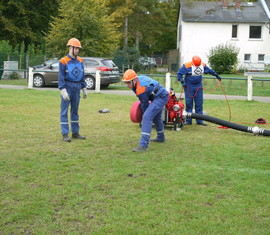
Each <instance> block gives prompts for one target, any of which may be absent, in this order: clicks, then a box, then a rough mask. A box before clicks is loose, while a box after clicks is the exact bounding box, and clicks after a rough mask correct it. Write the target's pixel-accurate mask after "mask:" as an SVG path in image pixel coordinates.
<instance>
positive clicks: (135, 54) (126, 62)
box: [113, 47, 143, 72]
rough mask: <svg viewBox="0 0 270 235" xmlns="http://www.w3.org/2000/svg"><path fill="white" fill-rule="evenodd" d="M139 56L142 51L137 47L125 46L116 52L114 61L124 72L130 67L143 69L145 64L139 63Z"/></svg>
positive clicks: (137, 69)
mask: <svg viewBox="0 0 270 235" xmlns="http://www.w3.org/2000/svg"><path fill="white" fill-rule="evenodd" d="M139 58H140V53H139V51H138V50H137V49H136V48H135V47H124V48H123V49H118V50H117V51H116V52H115V54H114V56H113V61H114V63H115V64H116V65H117V67H118V68H119V71H121V72H124V71H125V70H126V69H128V68H132V69H134V70H135V71H136V72H138V71H140V70H142V69H143V65H142V64H141V63H139Z"/></svg>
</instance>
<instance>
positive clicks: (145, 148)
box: [132, 145, 148, 152]
mask: <svg viewBox="0 0 270 235" xmlns="http://www.w3.org/2000/svg"><path fill="white" fill-rule="evenodd" d="M132 151H133V152H145V151H148V148H147V147H143V146H140V145H139V146H138V147H137V148H135V149H133V150H132Z"/></svg>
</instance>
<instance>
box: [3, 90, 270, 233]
mask: <svg viewBox="0 0 270 235" xmlns="http://www.w3.org/2000/svg"><path fill="white" fill-rule="evenodd" d="M0 93H1V95H0V110H1V115H0V125H1V134H0V202H1V203H0V231H1V234H90V233H92V234H260V235H261V234H269V231H270V213H269V212H270V207H269V205H270V196H269V195H270V170H269V168H270V159H269V141H270V139H269V138H270V137H267V136H254V135H252V134H250V133H245V132H240V131H236V130H231V129H220V128H218V126H217V125H215V124H212V123H209V125H208V126H207V127H203V126H197V125H192V126H188V127H185V128H183V130H181V131H172V130H171V128H168V127H167V128H166V130H165V134H166V142H165V143H161V144H160V143H151V144H150V145H149V151H148V152H145V153H133V152H132V151H131V150H132V149H133V148H134V147H136V146H137V145H138V141H139V138H140V128H139V126H138V124H135V123H132V122H131V121H130V119H129V109H130V107H131V105H132V103H133V102H134V101H135V100H136V97H135V96H120V95H105V94H93V93H91V94H90V95H89V97H88V98H87V100H81V104H80V110H79V113H80V121H81V122H80V125H81V131H80V132H81V134H82V135H85V136H86V137H87V140H85V141H80V140H74V141H72V142H71V143H64V142H62V141H61V133H60V124H59V109H60V98H59V93H58V92H55V91H37V90H9V89H0ZM230 106H231V111H232V120H231V121H232V122H244V123H254V122H255V120H256V119H257V118H260V117H263V118H265V119H266V120H267V122H270V103H260V102H255V101H252V102H248V101H230ZM102 108H110V110H111V112H110V113H104V114H102V113H99V112H98V110H99V109H102ZM204 108H205V111H206V112H207V113H208V115H210V116H214V117H217V118H220V119H224V120H228V108H227V104H226V101H221V100H218V101H215V100H205V103H204ZM248 125H250V126H254V124H248ZM260 127H261V128H265V129H270V126H269V125H260ZM153 137H155V131H154V130H153Z"/></svg>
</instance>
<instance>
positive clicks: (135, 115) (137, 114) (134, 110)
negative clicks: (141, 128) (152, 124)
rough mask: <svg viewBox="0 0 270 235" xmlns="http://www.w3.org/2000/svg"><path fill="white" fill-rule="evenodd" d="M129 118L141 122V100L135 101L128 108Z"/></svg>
mask: <svg viewBox="0 0 270 235" xmlns="http://www.w3.org/2000/svg"><path fill="white" fill-rule="evenodd" d="M130 119H131V121H132V122H135V123H141V121H142V110H141V102H140V101H135V102H134V103H133V104H132V106H131V108H130Z"/></svg>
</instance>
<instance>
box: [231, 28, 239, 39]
mask: <svg viewBox="0 0 270 235" xmlns="http://www.w3.org/2000/svg"><path fill="white" fill-rule="evenodd" d="M237 32H238V25H233V26H232V38H237Z"/></svg>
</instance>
